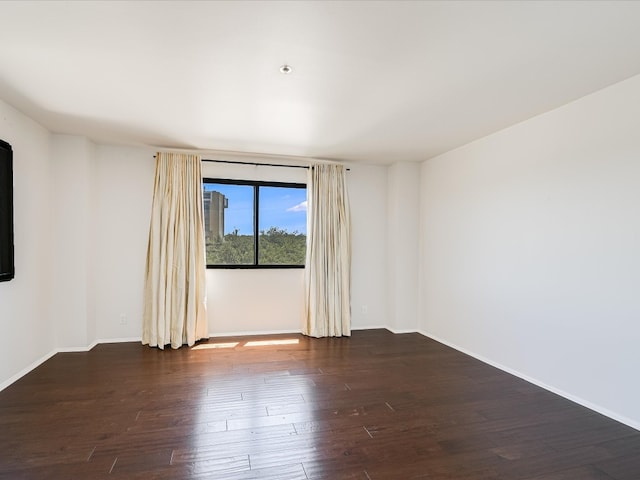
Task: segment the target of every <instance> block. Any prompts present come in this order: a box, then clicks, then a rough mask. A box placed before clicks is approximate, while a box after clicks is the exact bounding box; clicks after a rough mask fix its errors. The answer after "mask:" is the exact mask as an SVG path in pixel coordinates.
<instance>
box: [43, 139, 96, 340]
mask: <svg viewBox="0 0 640 480" xmlns="http://www.w3.org/2000/svg"><path fill="white" fill-rule="evenodd" d="M93 153H94V152H93V144H92V143H91V142H89V141H88V140H87V139H86V138H83V137H77V136H70V135H52V136H51V158H52V168H51V182H52V185H53V186H54V188H53V190H52V193H54V194H53V195H52V196H51V198H50V200H49V202H50V204H51V207H52V215H51V218H52V221H53V230H52V235H51V242H50V247H51V253H52V255H51V260H52V265H53V276H52V278H51V282H52V296H51V307H50V308H51V317H52V321H53V323H54V325H55V332H56V344H57V345H58V346H61V347H65V348H67V349H70V348H71V349H72V348H85V347H86V346H87V345H90V344H91V343H93V342H94V341H95V340H96V337H95V310H94V295H95V290H94V289H93V288H92V287H93V282H94V278H93V270H92V267H93V260H94V250H93V248H92V247H93V245H94V227H95V225H94V224H95V220H96V216H95V211H94V204H93V191H94V189H93V180H94V177H93V172H92V169H93V164H94V159H93Z"/></svg>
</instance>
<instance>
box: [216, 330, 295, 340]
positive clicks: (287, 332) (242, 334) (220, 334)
mask: <svg viewBox="0 0 640 480" xmlns="http://www.w3.org/2000/svg"><path fill="white" fill-rule="evenodd" d="M294 333H301V331H300V330H254V331H251V332H211V333H209V338H221V337H246V336H249V335H280V334H284V335H291V334H294Z"/></svg>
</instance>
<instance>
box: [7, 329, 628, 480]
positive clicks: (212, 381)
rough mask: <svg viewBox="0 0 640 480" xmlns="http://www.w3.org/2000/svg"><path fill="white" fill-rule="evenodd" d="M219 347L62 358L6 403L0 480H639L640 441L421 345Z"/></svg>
mask: <svg viewBox="0 0 640 480" xmlns="http://www.w3.org/2000/svg"><path fill="white" fill-rule="evenodd" d="M273 339H280V340H283V339H287V340H292V342H291V343H289V344H285V345H275V344H272V345H265V344H264V343H262V344H258V345H255V346H248V345H247V343H248V342H250V341H252V340H273ZM222 343H226V344H231V343H235V346H233V347H228V346H227V348H200V349H189V348H182V349H179V350H171V349H167V350H165V351H160V350H157V349H153V348H149V347H145V346H142V345H140V344H137V343H120V344H103V345H98V346H96V347H95V348H94V349H93V350H92V351H90V352H77V353H64V354H57V355H55V356H54V357H52V358H51V359H49V360H48V361H46V362H45V363H43V364H42V365H40V366H39V367H38V368H36V369H35V370H33V371H32V372H30V373H29V374H27V375H26V376H24V377H23V378H21V379H20V380H18V381H17V382H15V383H14V384H13V385H11V386H9V387H8V388H6V389H5V390H4V391H2V392H0V480H4V479H7V480H8V479H11V480H22V479H25V480H26V479H28V480H31V479H34V480H41V479H47V480H48V479H51V480H57V479H76V478H91V479H110V480H113V479H127V480H130V479H137V478H140V479H143V478H145V479H148V478H154V479H158V480H163V479H181V480H182V479H184V480H196V479H210V478H214V479H224V480H245V479H246V480H257V479H263V480H276V479H277V480H309V479H327V480H329V479H330V480H341V479H344V480H395V479H399V480H407V479H432V480H433V479H437V480H447V479H451V480H569V479H575V480H591V479H594V480H630V479H633V480H638V479H639V478H640V432H638V431H636V430H634V429H632V428H630V427H627V426H625V425H621V424H619V423H617V422H615V421H613V420H611V419H608V418H605V417H603V416H601V415H599V414H597V413H595V412H593V411H590V410H588V409H586V408H584V407H581V406H579V405H576V404H574V403H572V402H570V401H568V400H566V399H563V398H561V397H559V396H557V395H554V394H552V393H550V392H548V391H545V390H542V389H540V388H539V387H536V386H535V385H531V384H529V383H527V382H525V381H524V380H522V379H518V378H515V377H513V376H511V375H509V374H507V373H504V372H501V371H499V370H497V369H495V368H493V367H491V366H489V365H486V364H483V363H482V362H479V361H477V360H475V359H473V358H471V357H469V356H467V355H464V354H462V353H460V352H457V351H455V350H452V349H451V348H448V347H446V346H444V345H442V344H440V343H438V342H435V341H433V340H430V339H428V338H426V337H424V336H422V335H419V334H402V335H395V334H392V333H391V332H388V331H386V330H365V331H356V332H354V333H353V336H352V337H351V338H325V339H312V338H308V337H304V336H301V335H285V334H281V335H273V336H262V337H252V338H249V337H234V338H224V339H210V340H209V341H208V342H200V345H202V346H205V347H206V346H207V345H217V344H222Z"/></svg>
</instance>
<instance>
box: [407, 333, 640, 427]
mask: <svg viewBox="0 0 640 480" xmlns="http://www.w3.org/2000/svg"><path fill="white" fill-rule="evenodd" d="M418 333H419V334H421V335H424V336H425V337H428V338H431V339H432V340H435V341H436V342H439V343H442V344H443V345H446V346H447V347H451V348H453V349H454V350H457V351H459V352H462V353H464V354H466V355H469V356H470V357H473V358H475V359H476V360H480V361H481V362H483V363H486V364H487V365H491V366H492V367H495V368H497V369H499V370H502V371H503V372H507V373H510V374H511V375H513V376H516V377H518V378H521V379H522V380H525V381H527V382H529V383H532V384H533V385H536V386H538V387H540V388H543V389H545V390H548V391H549V392H552V393H555V394H556V395H560V396H561V397H563V398H566V399H567V400H571V401H572V402H574V403H577V404H578V405H582V406H583V407H586V408H588V409H589V410H593V411H594V412H597V413H600V414H602V415H604V416H605V417H609V418H611V419H613V420H616V421H618V422H620V423H623V424H625V425H627V426H629V427H631V428H635V429H636V430H640V423H638V422H636V421H635V420H632V419H630V418H627V417H625V416H623V415H619V414H617V413H616V412H612V411H611V410H609V409H607V408H604V407H602V406H600V405H596V404H594V403H592V402H589V401H588V400H585V399H584V398H580V397H577V396H575V395H572V394H570V393H568V392H565V391H564V390H561V389H559V388H556V387H553V386H551V385H547V384H546V383H544V382H541V381H540V380H538V379H537V378H532V377H530V376H529V375H525V374H524V373H521V372H518V371H517V370H514V369H512V368H509V367H506V366H504V365H502V364H500V363H498V362H494V361H493V360H491V359H489V358H486V357H484V356H482V355H478V354H476V353H474V352H471V351H469V350H467V349H466V348H462V347H460V346H458V345H456V344H454V343H451V342H448V341H446V340H443V339H441V338H439V337H437V336H436V335H431V334H430V333H428V332H425V331H422V330H418Z"/></svg>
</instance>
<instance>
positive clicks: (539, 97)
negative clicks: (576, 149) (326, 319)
mask: <svg viewBox="0 0 640 480" xmlns="http://www.w3.org/2000/svg"><path fill="white" fill-rule="evenodd" d="M0 25H1V26H0V98H1V99H3V100H5V101H6V102H7V103H9V104H12V105H14V106H15V107H16V108H18V109H19V110H21V111H23V112H25V113H26V114H28V115H29V116H31V117H32V118H34V119H35V120H37V121H38V122H40V123H41V124H42V125H44V126H45V127H47V128H48V129H49V130H51V131H53V132H58V133H69V134H77V135H84V136H87V137H89V138H92V139H94V140H95V141H99V142H110V143H127V144H145V145H153V146H156V147H163V148H171V147H173V148H179V149H198V150H224V151H227V150H228V151H241V152H254V153H263V154H264V153H268V154H281V155H299V156H310V157H317V158H326V159H339V160H346V161H363V162H367V163H392V162H395V161H401V160H407V161H419V160H424V159H427V158H429V157H432V156H434V155H436V154H438V153H441V152H444V151H447V150H450V149H452V148H454V147H456V146H459V145H463V144H465V143H468V142H470V141H472V140H474V139H476V138H479V137H482V136H484V135H487V134H489V133H491V132H494V131H496V130H499V129H501V128H504V127H506V126H509V125H511V124H514V123H517V122H519V121H522V120H524V119H527V118H530V117H531V116H534V115H537V114H539V113H542V112H545V111H547V110H550V109H552V108H555V107H557V106H560V105H562V104H565V103H567V102H570V101H572V100H574V99H577V98H579V97H581V96H584V95H586V94H588V93H591V92H594V91H596V90H598V89H601V88H603V87H606V86H607V85H610V84H613V83H615V82H618V81H621V80H624V79H626V78H629V77H631V76H633V75H637V74H640V2H615V1H605V2H598V1H568V2H564V1H550V2H544V1H531V2H525V1H459V2H458V1H445V2H438V1H429V2H427V1H423V2H400V1H388V2H387V1H377V2H367V1H354V2H347V1H342V2H329V1H318V2H311V1H309V2H305V1H298V2H271V1H263V2H222V1H216V2H202V1H199V2H186V1H181V2H179V1H175V2H172V1H162V2H155V1H140V2H117V1H116V2H80V1H70V2H53V1H44V2H25V1H21V2H9V1H1V2H0ZM284 63H287V64H290V65H291V66H292V67H293V73H291V74H289V75H282V74H281V73H280V72H279V67H280V65H282V64H284Z"/></svg>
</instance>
